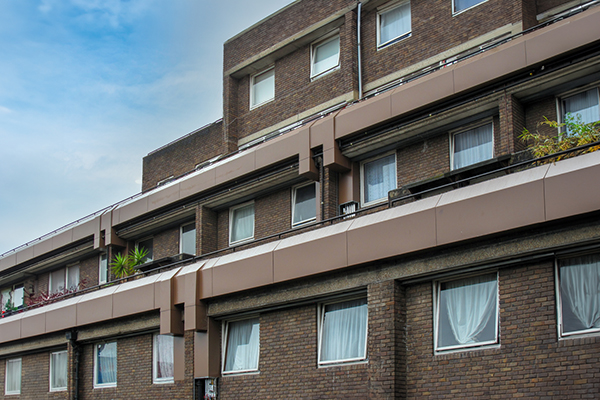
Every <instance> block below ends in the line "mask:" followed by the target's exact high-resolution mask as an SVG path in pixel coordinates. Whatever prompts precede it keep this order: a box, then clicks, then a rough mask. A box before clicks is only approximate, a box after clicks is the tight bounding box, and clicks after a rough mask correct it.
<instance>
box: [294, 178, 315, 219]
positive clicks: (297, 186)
mask: <svg viewBox="0 0 600 400" xmlns="http://www.w3.org/2000/svg"><path fill="white" fill-rule="evenodd" d="M310 185H315V198H314V200H315V216H314V217H311V218H308V219H304V220H302V221H298V222H294V216H295V213H296V196H297V191H298V189H302V188H304V187H307V186H310ZM318 192H319V182H308V183H302V184H300V185H296V186H294V187H292V228H295V227H297V226H301V225H304V224H308V223H309V222H313V221H316V220H317V214H318V207H317V199H318Z"/></svg>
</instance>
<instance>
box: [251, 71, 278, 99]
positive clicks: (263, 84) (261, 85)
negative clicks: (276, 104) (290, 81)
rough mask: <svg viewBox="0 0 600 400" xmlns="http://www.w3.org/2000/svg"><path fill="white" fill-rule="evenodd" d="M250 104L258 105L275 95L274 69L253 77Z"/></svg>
mask: <svg viewBox="0 0 600 400" xmlns="http://www.w3.org/2000/svg"><path fill="white" fill-rule="evenodd" d="M253 85H254V86H253V88H252V95H253V98H252V105H253V106H255V105H258V104H261V103H264V102H266V101H269V100H271V99H273V98H274V97H275V69H271V70H269V71H267V72H264V73H262V74H260V75H256V76H255V77H254V82H253Z"/></svg>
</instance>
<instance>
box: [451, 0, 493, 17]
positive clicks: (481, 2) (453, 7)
mask: <svg viewBox="0 0 600 400" xmlns="http://www.w3.org/2000/svg"><path fill="white" fill-rule="evenodd" d="M487 1H488V0H481V1H480V2H479V3H477V4H474V5H472V6H471V7H467V8H465V9H462V10H460V11H454V10H455V8H456V7H455V5H454V2H455V0H452V16H455V15H459V14H462V13H464V12H465V11H468V10H471V9H473V8H475V7H477V6H479V5H481V4H483V3H487Z"/></svg>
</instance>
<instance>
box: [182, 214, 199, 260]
mask: <svg viewBox="0 0 600 400" xmlns="http://www.w3.org/2000/svg"><path fill="white" fill-rule="evenodd" d="M190 225H193V226H194V253H185V254H191V255H193V256H195V255H196V251H197V249H196V247H197V243H196V242H197V237H196V232H197V231H196V221H193V222H186V223H184V224H181V225H180V226H179V253H180V254H184V253H183V233H184V232H183V228H185V227H186V226H190Z"/></svg>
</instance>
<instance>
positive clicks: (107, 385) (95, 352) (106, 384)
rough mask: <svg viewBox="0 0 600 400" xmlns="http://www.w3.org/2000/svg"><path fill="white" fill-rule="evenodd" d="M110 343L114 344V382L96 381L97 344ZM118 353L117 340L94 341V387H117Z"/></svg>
mask: <svg viewBox="0 0 600 400" xmlns="http://www.w3.org/2000/svg"><path fill="white" fill-rule="evenodd" d="M110 343H114V344H115V359H116V365H115V381H114V382H108V383H98V367H99V365H98V346H100V345H103V344H105V345H106V344H110ZM118 355H119V347H118V344H117V341H116V340H114V341H110V342H103V343H94V378H93V379H94V385H93V386H94V389H103V388H113V387H117V381H118V378H119V375H118V370H119V369H118V367H119V362H118Z"/></svg>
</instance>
